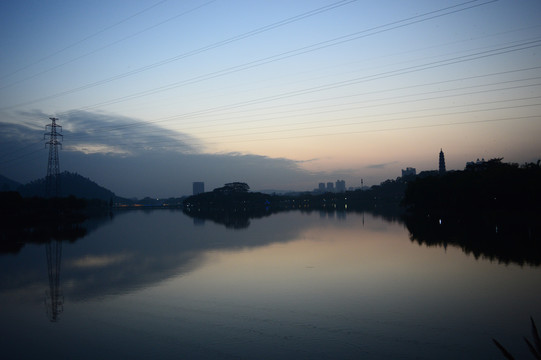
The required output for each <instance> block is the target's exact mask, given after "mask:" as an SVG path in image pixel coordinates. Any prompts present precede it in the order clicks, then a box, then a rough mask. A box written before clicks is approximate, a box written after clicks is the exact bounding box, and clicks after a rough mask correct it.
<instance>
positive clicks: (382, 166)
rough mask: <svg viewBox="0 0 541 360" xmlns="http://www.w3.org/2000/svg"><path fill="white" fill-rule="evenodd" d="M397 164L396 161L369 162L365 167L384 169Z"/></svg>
mask: <svg viewBox="0 0 541 360" xmlns="http://www.w3.org/2000/svg"><path fill="white" fill-rule="evenodd" d="M394 164H398V161H391V162H387V163H381V164H370V165H366V166H365V168H367V169H385V168H387V167H388V166H390V165H394Z"/></svg>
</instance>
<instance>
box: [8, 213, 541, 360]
mask: <svg viewBox="0 0 541 360" xmlns="http://www.w3.org/2000/svg"><path fill="white" fill-rule="evenodd" d="M94 222H95V223H90V224H88V230H89V231H88V233H87V235H86V236H84V237H82V238H80V239H78V240H77V241H75V242H69V241H68V242H66V241H64V242H62V243H59V242H54V241H53V242H52V243H50V244H49V245H45V244H41V245H37V244H26V245H25V246H24V247H23V248H22V249H21V250H20V251H19V252H18V253H17V254H3V255H0V326H1V328H0V335H1V336H0V358H2V359H40V358H47V359H52V358H54V359H240V358H242V359H503V357H502V356H501V354H500V352H499V351H498V349H497V348H496V347H495V346H494V345H493V343H492V340H491V339H492V338H496V339H498V340H499V341H500V342H501V343H503V344H504V345H505V346H506V347H507V348H508V349H509V350H510V351H511V352H512V353H513V354H514V355H515V356H516V357H517V358H519V359H520V358H522V359H528V358H530V354H529V353H528V350H527V347H526V345H525V343H524V341H523V339H522V337H523V336H528V337H530V322H529V321H530V320H529V318H530V316H533V318H534V319H537V323H538V326H539V325H541V268H539V267H535V266H531V265H522V266H521V265H517V264H514V263H509V264H502V263H499V262H498V261H497V260H489V259H486V258H484V257H483V256H480V257H478V258H477V259H476V257H475V256H473V255H471V254H469V255H468V254H465V253H464V252H463V251H462V250H461V249H459V248H457V247H452V246H447V247H445V246H432V247H427V246H426V245H419V244H418V243H417V242H415V241H412V240H410V234H409V232H408V230H407V229H406V228H405V226H404V225H403V224H401V223H399V222H388V221H386V220H383V219H381V218H378V217H374V216H372V215H369V214H355V213H347V214H346V213H341V214H340V213H334V214H327V213H318V212H312V213H310V214H306V213H301V212H288V213H280V214H276V215H272V216H269V217H266V218H262V219H252V220H251V222H250V225H249V226H248V227H245V228H243V229H237V230H233V229H228V228H226V227H225V226H223V225H220V224H216V223H213V222H211V221H202V220H195V221H194V219H192V218H189V217H187V216H186V215H184V214H183V213H182V212H179V211H169V210H155V211H148V212H143V211H128V212H125V213H120V214H116V215H115V216H114V217H113V218H112V219H104V220H100V222H99V223H98V222H96V221H94ZM47 255H49V262H48V261H47ZM49 271H50V272H49ZM57 271H60V273H59V274H57ZM56 295H58V296H56Z"/></svg>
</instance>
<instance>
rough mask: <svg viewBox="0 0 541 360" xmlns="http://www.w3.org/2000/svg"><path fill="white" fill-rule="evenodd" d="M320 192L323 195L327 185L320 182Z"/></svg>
mask: <svg viewBox="0 0 541 360" xmlns="http://www.w3.org/2000/svg"><path fill="white" fill-rule="evenodd" d="M318 190H319V191H320V192H322V193H323V192H325V183H322V182H320V183H319V184H318Z"/></svg>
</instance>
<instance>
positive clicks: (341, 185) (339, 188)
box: [336, 180, 346, 192]
mask: <svg viewBox="0 0 541 360" xmlns="http://www.w3.org/2000/svg"><path fill="white" fill-rule="evenodd" d="M336 192H346V181H345V180H336Z"/></svg>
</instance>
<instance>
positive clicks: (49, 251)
mask: <svg viewBox="0 0 541 360" xmlns="http://www.w3.org/2000/svg"><path fill="white" fill-rule="evenodd" d="M45 254H46V257H47V274H48V275H49V290H48V291H47V292H46V293H45V306H46V310H47V316H48V318H49V321H51V322H56V321H58V316H59V315H60V313H62V311H63V310H64V296H63V295H62V288H61V286H60V269H61V263H62V242H61V241H59V240H52V241H49V242H48V243H47V244H45Z"/></svg>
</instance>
